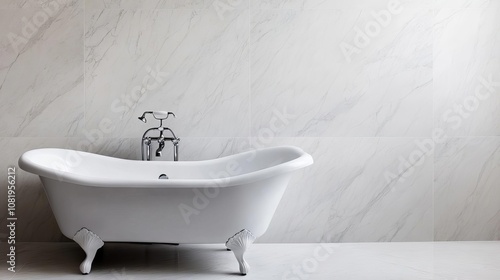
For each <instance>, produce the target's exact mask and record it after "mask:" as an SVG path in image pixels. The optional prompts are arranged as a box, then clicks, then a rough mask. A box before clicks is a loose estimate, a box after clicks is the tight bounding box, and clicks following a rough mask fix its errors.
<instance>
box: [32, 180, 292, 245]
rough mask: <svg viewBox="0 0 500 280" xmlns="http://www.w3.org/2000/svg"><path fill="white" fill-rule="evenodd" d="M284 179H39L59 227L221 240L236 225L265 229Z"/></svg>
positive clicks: (119, 235) (113, 236)
mask: <svg viewBox="0 0 500 280" xmlns="http://www.w3.org/2000/svg"><path fill="white" fill-rule="evenodd" d="M289 179H290V174H284V175H281V176H277V177H274V178H269V179H265V180H262V181H260V182H256V183H252V184H248V185H240V186H231V187H224V188H218V187H217V186H216V185H214V186H210V187H207V188H142V187H140V186H138V187H137V188H129V187H127V188H120V187H105V188H101V187H90V186H81V185H75V184H69V183H66V182H62V181H58V180H53V179H48V178H42V182H43V184H44V187H45V189H46V193H47V196H48V199H49V201H50V204H51V207H52V211H53V212H54V216H55V217H56V219H57V222H58V224H59V227H60V229H61V232H62V233H63V234H64V235H65V236H66V237H68V238H72V237H73V235H74V234H75V233H76V232H77V231H78V230H80V229H81V228H82V227H85V228H88V229H89V230H91V231H93V232H94V233H96V234H97V235H98V236H99V237H100V238H101V239H102V240H103V241H108V242H109V241H115V242H158V243H223V242H225V241H226V240H227V238H229V237H230V236H232V235H233V234H235V233H236V232H238V231H240V230H242V229H248V230H250V231H251V232H252V233H253V234H254V235H255V236H256V237H259V236H261V235H262V234H264V232H265V231H266V230H267V227H268V226H269V223H270V222H271V219H272V217H273V215H274V212H275V210H276V208H277V206H278V203H279V201H280V200H281V197H282V195H283V192H284V190H285V188H286V185H287V184H288V181H289Z"/></svg>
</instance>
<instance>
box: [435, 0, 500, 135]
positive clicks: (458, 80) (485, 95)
mask: <svg viewBox="0 0 500 280" xmlns="http://www.w3.org/2000/svg"><path fill="white" fill-rule="evenodd" d="M471 3H472V2H471ZM474 3H476V2H474ZM480 7H481V8H468V9H458V10H457V9H441V10H438V11H436V15H435V23H434V33H435V38H434V44H433V46H434V74H433V79H434V107H435V110H434V111H435V112H434V118H435V126H436V127H438V128H440V129H444V130H445V131H446V133H447V134H448V135H449V136H498V135H500V122H499V121H498V120H499V119H500V51H499V50H500V18H499V17H498V15H499V14H500V2H498V1H495V2H494V3H493V2H492V3H491V4H488V5H481V6H480Z"/></svg>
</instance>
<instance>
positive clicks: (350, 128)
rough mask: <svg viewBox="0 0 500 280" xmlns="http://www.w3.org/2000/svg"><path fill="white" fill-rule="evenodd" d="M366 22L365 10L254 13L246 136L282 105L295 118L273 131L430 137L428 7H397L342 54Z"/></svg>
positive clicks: (368, 19) (368, 13)
mask: <svg viewBox="0 0 500 280" xmlns="http://www.w3.org/2000/svg"><path fill="white" fill-rule="evenodd" d="M372 21H374V19H373V18H372V15H371V11H370V10H366V11H365V10H306V11H294V10H285V9H279V10H269V11H266V10H264V11H262V10H256V11H253V14H252V22H251V28H252V32H251V39H250V42H251V43H250V44H251V57H252V84H251V87H252V136H256V135H257V133H258V130H259V129H260V128H262V127H264V126H265V125H266V123H267V122H268V120H269V119H270V118H271V114H272V112H273V110H274V109H279V110H281V108H283V107H286V108H287V109H288V111H289V112H291V113H292V114H295V115H298V116H299V117H298V118H297V119H295V120H293V121H292V122H291V124H290V125H288V126H287V127H286V128H285V129H283V130H282V131H279V132H278V133H277V135H278V136H288V137H294V136H302V137H327V136H341V137H348V136H430V133H431V129H432V108H431V106H430V105H431V104H432V83H431V82H432V28H431V23H432V13H431V11H429V10H427V9H424V8H418V9H416V8H415V9H413V8H410V7H406V8H405V9H402V12H401V13H399V14H397V15H393V16H392V20H391V21H390V24H388V25H387V27H385V28H384V29H381V30H380V31H379V33H378V36H375V37H374V38H373V39H367V40H370V41H369V42H368V43H367V46H366V47H365V48H361V49H359V50H358V52H355V53H352V54H349V55H344V52H343V51H342V49H341V47H340V46H341V45H342V44H348V45H350V46H352V47H355V46H354V40H355V38H356V36H357V35H356V31H355V30H356V27H359V28H364V27H365V25H367V24H368V22H372ZM304 50H312V51H304Z"/></svg>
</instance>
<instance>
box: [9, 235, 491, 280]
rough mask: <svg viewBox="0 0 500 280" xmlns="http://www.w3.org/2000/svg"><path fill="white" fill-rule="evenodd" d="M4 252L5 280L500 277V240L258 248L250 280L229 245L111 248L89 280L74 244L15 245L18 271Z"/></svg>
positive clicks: (480, 279) (483, 279) (114, 245)
mask: <svg viewBox="0 0 500 280" xmlns="http://www.w3.org/2000/svg"><path fill="white" fill-rule="evenodd" d="M1 247H2V255H1V256H0V259H1V262H2V271H0V279H34V280H35V279H70V280H71V279H85V280H93V279H115V280H139V279H245V280H250V279H341V280H349V279H363V280H365V279H370V280H371V279H380V280H390V279H394V280H409V279H442V280H465V279H467V280H490V279H491V280H499V279H500V242H439V243H343V244H254V245H253V246H252V247H251V248H250V250H249V251H248V252H247V254H246V258H247V261H248V263H249V264H250V266H251V269H250V273H249V274H248V275H247V276H245V277H244V278H242V276H240V275H239V274H238V273H237V272H238V264H237V262H236V260H235V258H234V256H233V253H232V252H229V251H226V250H225V247H224V245H223V244H220V245H183V244H181V245H179V246H172V245H159V244H155V245H148V244H120V243H109V244H105V245H104V247H103V249H101V250H102V252H100V253H99V254H98V256H97V257H96V259H95V260H94V263H93V267H92V272H91V273H90V274H89V275H81V274H80V272H79V269H78V266H79V264H80V262H81V261H82V260H83V258H84V253H83V251H82V250H81V249H80V248H79V247H78V245H76V244H74V243H21V244H17V252H16V253H17V267H16V270H17V271H16V272H15V273H12V272H9V271H7V267H6V266H5V263H6V262H5V258H6V255H5V254H4V252H6V244H5V243H3V244H1Z"/></svg>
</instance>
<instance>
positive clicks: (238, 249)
mask: <svg viewBox="0 0 500 280" xmlns="http://www.w3.org/2000/svg"><path fill="white" fill-rule="evenodd" d="M254 241H255V237H254V236H253V234H252V233H251V232H250V231H249V230H246V229H243V230H241V231H240V232H238V233H236V234H235V235H234V236H233V237H231V238H229V239H228V240H227V242H226V247H227V249H229V250H231V251H233V253H234V256H235V257H236V260H237V261H238V264H239V265H240V273H241V274H242V275H246V274H247V273H248V271H249V270H250V266H249V265H248V263H247V262H246V261H245V258H244V255H245V252H246V250H247V248H248V247H249V246H250V245H251V244H252V243H253V242H254Z"/></svg>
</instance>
